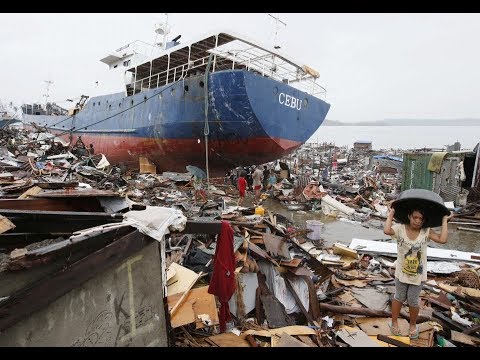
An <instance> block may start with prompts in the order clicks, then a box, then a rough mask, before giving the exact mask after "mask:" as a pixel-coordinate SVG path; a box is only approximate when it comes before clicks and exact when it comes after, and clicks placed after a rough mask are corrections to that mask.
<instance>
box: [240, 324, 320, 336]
mask: <svg viewBox="0 0 480 360" xmlns="http://www.w3.org/2000/svg"><path fill="white" fill-rule="evenodd" d="M282 333H286V334H289V335H315V336H316V335H317V333H316V332H315V330H314V329H312V328H309V327H308V326H302V325H291V326H284V327H281V328H277V329H265V330H253V329H252V330H247V331H244V332H243V334H245V335H249V334H251V335H254V336H264V337H271V336H272V335H280V334H282Z"/></svg>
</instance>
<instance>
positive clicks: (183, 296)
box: [170, 271, 203, 316]
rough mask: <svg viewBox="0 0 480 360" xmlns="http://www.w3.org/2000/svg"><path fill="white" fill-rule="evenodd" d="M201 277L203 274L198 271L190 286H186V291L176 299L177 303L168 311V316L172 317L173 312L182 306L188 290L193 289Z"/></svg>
mask: <svg viewBox="0 0 480 360" xmlns="http://www.w3.org/2000/svg"><path fill="white" fill-rule="evenodd" d="M202 276H203V272H202V271H200V272H199V273H198V275H197V276H196V277H195V278H194V279H193V280H192V282H191V283H190V285H188V287H187V289H186V290H185V292H184V293H183V295H182V296H181V297H180V299H178V301H177V303H176V304H175V305H174V306H173V307H172V310H170V316H173V314H175V311H177V309H178V307H179V306H180V305H181V304H182V302H183V300H185V298H186V297H187V295H188V292H189V291H190V289H191V288H192V287H193V285H195V283H196V282H197V280H198V279H200V278H201V277H202Z"/></svg>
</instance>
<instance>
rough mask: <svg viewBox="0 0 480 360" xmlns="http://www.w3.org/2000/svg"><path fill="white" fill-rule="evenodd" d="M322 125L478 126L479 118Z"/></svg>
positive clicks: (331, 124)
mask: <svg viewBox="0 0 480 360" xmlns="http://www.w3.org/2000/svg"><path fill="white" fill-rule="evenodd" d="M322 125H323V126H480V119H457V120H431V119H428V120H422V119H419V120H411V119H405V120H401V119H391V120H390V119H389V120H382V121H366V122H358V123H347V122H342V121H335V120H325V121H324V122H323V123H322Z"/></svg>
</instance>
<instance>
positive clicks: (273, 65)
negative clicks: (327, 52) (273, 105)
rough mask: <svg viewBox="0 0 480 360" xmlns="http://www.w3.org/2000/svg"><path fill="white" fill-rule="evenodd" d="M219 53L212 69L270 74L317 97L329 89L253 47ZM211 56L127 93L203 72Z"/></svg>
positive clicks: (164, 73) (132, 87) (140, 83)
mask: <svg viewBox="0 0 480 360" xmlns="http://www.w3.org/2000/svg"><path fill="white" fill-rule="evenodd" d="M210 51H211V52H212V53H213V54H214V55H215V56H214V60H213V64H212V69H213V70H212V71H211V72H216V71H221V70H229V69H232V70H235V69H246V70H248V71H254V72H257V73H259V74H261V75H262V76H265V77H269V78H272V79H275V80H278V81H281V82H283V83H286V84H289V85H291V86H292V87H295V88H297V89H298V90H300V91H303V92H306V93H308V94H311V95H313V96H322V95H325V93H326V90H325V88H324V87H322V86H321V85H320V84H318V83H316V80H317V78H318V76H314V75H312V74H309V73H308V72H306V71H304V70H303V69H302V68H300V67H294V66H292V65H291V64H288V63H286V62H282V61H279V60H278V57H277V59H275V54H271V53H264V54H261V55H258V56H252V55H255V54H254V53H252V52H251V51H249V50H243V51H239V52H232V51H225V52H221V51H217V50H210ZM208 58H209V56H205V57H202V58H199V59H195V60H189V61H188V62H187V63H184V64H181V65H178V66H176V67H173V68H168V69H167V70H164V71H161V72H158V73H155V74H153V75H150V76H146V77H144V78H141V79H137V80H135V81H133V82H132V83H130V84H129V85H127V94H128V95H132V94H136V93H138V92H142V91H145V90H148V89H153V88H157V87H160V86H163V85H167V84H170V83H172V82H175V81H178V80H181V79H182V78H185V77H187V76H189V75H190V74H195V73H203V72H204V71H205V68H206V66H207V63H208Z"/></svg>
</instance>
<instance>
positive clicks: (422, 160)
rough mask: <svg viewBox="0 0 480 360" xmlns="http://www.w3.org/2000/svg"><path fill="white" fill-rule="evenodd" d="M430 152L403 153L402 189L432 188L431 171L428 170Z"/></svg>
mask: <svg viewBox="0 0 480 360" xmlns="http://www.w3.org/2000/svg"><path fill="white" fill-rule="evenodd" d="M431 156H432V155H431V153H404V154H403V177H402V191H404V190H408V189H426V190H432V189H433V173H432V172H431V171H429V170H428V163H429V162H430V157H431Z"/></svg>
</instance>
